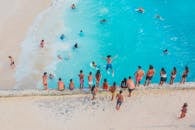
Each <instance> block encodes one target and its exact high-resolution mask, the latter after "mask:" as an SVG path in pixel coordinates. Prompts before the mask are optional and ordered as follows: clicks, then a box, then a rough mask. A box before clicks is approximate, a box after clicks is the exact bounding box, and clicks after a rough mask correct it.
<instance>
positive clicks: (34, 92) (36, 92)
mask: <svg viewBox="0 0 195 130" xmlns="http://www.w3.org/2000/svg"><path fill="white" fill-rule="evenodd" d="M119 89H120V88H118V90H119ZM150 90H157V91H158V90H159V91H161V90H167V91H169V90H195V83H194V82H187V83H185V84H179V83H175V84H174V85H168V84H166V85H163V86H161V87H159V85H158V84H151V85H150V86H149V87H144V86H142V85H140V87H137V88H136V90H135V92H137V93H139V92H143V91H150ZM103 92H105V91H104V90H102V89H101V88H100V89H99V93H103ZM79 94H82V95H83V94H90V90H89V89H83V90H80V89H75V90H73V91H70V90H68V89H67V90H64V91H58V90H57V89H50V90H42V89H14V90H0V97H25V96H64V95H79Z"/></svg>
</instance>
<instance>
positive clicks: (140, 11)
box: [135, 7, 144, 13]
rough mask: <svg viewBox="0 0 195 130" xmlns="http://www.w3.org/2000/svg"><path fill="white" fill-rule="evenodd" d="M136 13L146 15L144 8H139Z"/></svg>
mask: <svg viewBox="0 0 195 130" xmlns="http://www.w3.org/2000/svg"><path fill="white" fill-rule="evenodd" d="M135 11H136V12H138V13H144V8H142V7H139V8H137V9H136V10H135Z"/></svg>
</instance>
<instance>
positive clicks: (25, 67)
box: [14, 0, 76, 89]
mask: <svg viewBox="0 0 195 130" xmlns="http://www.w3.org/2000/svg"><path fill="white" fill-rule="evenodd" d="M72 1H73V0H53V1H52V4H51V6H50V7H48V8H47V9H46V10H44V11H43V12H41V13H40V14H39V15H38V16H37V18H36V19H35V21H34V23H33V25H32V26H31V27H30V29H29V32H28V34H27V36H26V39H25V40H24V41H23V43H22V46H21V48H22V49H21V50H22V52H21V55H20V58H19V64H18V65H17V68H16V74H15V79H16V85H15V86H14V88H15V89H20V88H22V89H23V88H26V86H29V85H30V86H29V87H28V88H36V87H38V86H41V80H40V79H41V78H40V77H41V75H42V73H43V72H44V71H46V72H54V71H55V69H56V64H57V63H58V61H59V60H58V59H57V54H56V53H57V51H58V50H60V49H62V48H63V50H67V49H69V46H68V45H66V44H64V45H59V46H56V45H55V44H58V43H56V38H57V37H59V35H60V33H61V32H63V31H64V30H63V29H64V28H65V27H64V24H63V23H61V22H59V20H58V19H62V17H63V15H62V13H61V11H62V9H63V10H64V9H65V10H66V9H68V6H66V7H63V5H65V4H69V5H71V3H72ZM74 2H76V0H74ZM62 7H63V8H62ZM51 18H53V19H51ZM48 21H49V22H48ZM42 39H44V40H45V42H46V47H45V48H43V49H40V47H39V43H40V41H41V40H42Z"/></svg>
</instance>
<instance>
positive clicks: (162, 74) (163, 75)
mask: <svg viewBox="0 0 195 130" xmlns="http://www.w3.org/2000/svg"><path fill="white" fill-rule="evenodd" d="M166 81H167V73H166V71H165V69H164V68H161V71H160V83H159V85H160V86H162V85H163V84H164V83H165V82H166Z"/></svg>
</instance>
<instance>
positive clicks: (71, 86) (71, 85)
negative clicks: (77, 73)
mask: <svg viewBox="0 0 195 130" xmlns="http://www.w3.org/2000/svg"><path fill="white" fill-rule="evenodd" d="M69 89H70V90H74V82H73V80H72V79H70V83H69Z"/></svg>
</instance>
